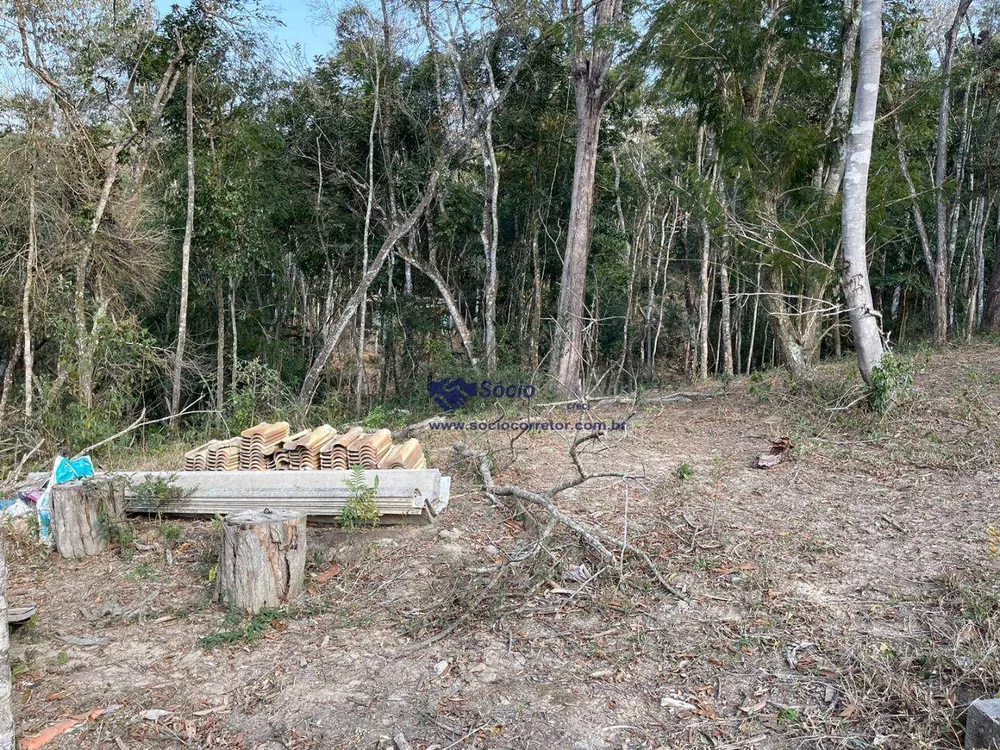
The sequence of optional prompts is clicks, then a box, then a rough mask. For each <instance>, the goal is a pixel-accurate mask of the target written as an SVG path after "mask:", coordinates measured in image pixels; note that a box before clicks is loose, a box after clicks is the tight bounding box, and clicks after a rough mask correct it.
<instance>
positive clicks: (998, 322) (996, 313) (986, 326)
mask: <svg viewBox="0 0 1000 750" xmlns="http://www.w3.org/2000/svg"><path fill="white" fill-rule="evenodd" d="M982 326H983V330H985V331H990V332H993V333H996V332H1000V211H997V226H996V233H995V234H994V235H993V271H992V272H991V273H990V283H989V286H988V287H986V294H985V297H984V299H983V321H982Z"/></svg>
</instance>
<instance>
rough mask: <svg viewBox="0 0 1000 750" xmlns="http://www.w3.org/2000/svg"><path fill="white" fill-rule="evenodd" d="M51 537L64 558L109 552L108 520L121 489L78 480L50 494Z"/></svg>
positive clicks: (100, 483)
mask: <svg viewBox="0 0 1000 750" xmlns="http://www.w3.org/2000/svg"><path fill="white" fill-rule="evenodd" d="M49 492H50V495H49V502H50V509H49V513H50V518H51V524H52V536H53V539H54V541H55V545H56V549H57V550H58V551H59V554H60V555H62V556H63V557H77V558H79V557H87V556H90V555H99V554H101V553H102V552H103V551H104V550H106V549H107V548H108V541H109V534H108V517H109V516H111V515H115V514H116V513H117V507H118V498H119V497H120V492H121V486H120V485H119V486H117V487H116V483H115V482H113V481H111V480H95V479H92V480H88V481H86V482H82V481H80V480H76V481H72V482H66V483H65V484H57V485H56V486H54V487H53V488H52V489H51V490H49Z"/></svg>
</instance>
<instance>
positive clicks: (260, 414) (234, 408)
mask: <svg viewBox="0 0 1000 750" xmlns="http://www.w3.org/2000/svg"><path fill="white" fill-rule="evenodd" d="M293 401H294V396H293V394H292V392H291V390H290V389H289V388H288V386H287V385H285V383H284V381H282V379H281V375H280V374H279V373H278V372H277V371H276V370H274V369H273V368H271V367H270V366H269V365H267V364H266V363H264V362H262V361H261V360H259V359H253V360H250V361H247V362H240V363H239V364H238V365H237V368H236V386H235V388H233V389H232V390H231V391H230V392H229V413H230V414H231V415H232V418H233V421H234V422H235V423H236V424H237V425H240V426H246V427H249V426H251V425H255V424H258V423H259V422H262V421H266V420H276V419H279V418H283V417H285V416H286V415H287V411H286V409H287V408H289V407H290V406H291V405H292V403H293Z"/></svg>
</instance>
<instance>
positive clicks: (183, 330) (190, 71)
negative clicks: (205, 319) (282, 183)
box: [170, 62, 194, 428]
mask: <svg viewBox="0 0 1000 750" xmlns="http://www.w3.org/2000/svg"><path fill="white" fill-rule="evenodd" d="M184 110H185V115H186V117H187V217H186V218H185V221H184V241H183V243H182V245H181V307H180V313H179V315H178V318H177V357H176V359H175V360H174V382H173V391H172V393H171V397H170V426H171V427H174V428H176V427H177V416H178V414H179V413H180V410H181V375H182V374H183V368H184V345H185V343H186V342H187V314H188V279H189V276H190V267H191V239H192V237H193V235H194V63H193V62H191V63H188V67H187V100H186V101H185V104H184Z"/></svg>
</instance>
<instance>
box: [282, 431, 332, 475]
mask: <svg viewBox="0 0 1000 750" xmlns="http://www.w3.org/2000/svg"><path fill="white" fill-rule="evenodd" d="M336 437H337V431H336V430H335V429H333V428H332V427H331V426H330V425H328V424H325V425H323V426H322V427H317V428H316V429H315V430H304V431H303V432H301V433H299V434H298V435H295V436H293V437H292V438H289V439H288V440H286V441H285V443H284V445H283V446H282V448H281V452H280V453H278V454H276V458H275V468H277V469H288V470H291V471H314V470H316V469H319V468H320V450H322V448H323V447H324V446H325V445H326V444H327V443H329V442H330V441H331V440H333V439H334V438H336Z"/></svg>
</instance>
